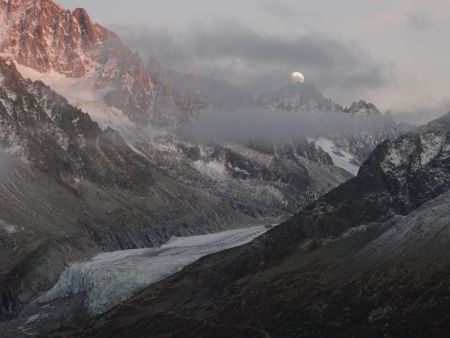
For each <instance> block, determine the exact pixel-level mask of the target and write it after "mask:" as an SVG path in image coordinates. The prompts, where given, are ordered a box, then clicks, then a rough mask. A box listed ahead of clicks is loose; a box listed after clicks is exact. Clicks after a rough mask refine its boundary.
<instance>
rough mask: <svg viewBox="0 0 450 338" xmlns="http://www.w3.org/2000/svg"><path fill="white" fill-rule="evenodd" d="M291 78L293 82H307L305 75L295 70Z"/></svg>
mask: <svg viewBox="0 0 450 338" xmlns="http://www.w3.org/2000/svg"><path fill="white" fill-rule="evenodd" d="M291 80H292V82H293V83H305V76H304V75H303V74H302V73H300V72H293V73H292V74H291Z"/></svg>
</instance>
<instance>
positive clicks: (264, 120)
mask: <svg viewBox="0 0 450 338" xmlns="http://www.w3.org/2000/svg"><path fill="white" fill-rule="evenodd" d="M391 121H392V120H391V117H390V115H373V116H350V115H348V114H345V113H343V112H325V113H319V112H317V113H316V114H308V113H304V112H296V113H290V112H287V111H282V110H276V111H272V110H268V109H264V108H262V107H258V108H239V109H237V110H226V112H224V111H220V110H219V111H213V112H210V113H209V114H203V116H202V118H201V119H200V120H198V121H195V123H192V124H191V125H188V126H184V127H183V129H181V130H179V134H180V135H183V136H184V137H187V138H191V139H194V140H196V141H205V140H206V141H219V140H227V141H233V142H235V141H236V142H242V143H246V142H249V141H251V140H258V139H266V140H270V139H273V140H277V139H278V140H287V139H290V138H292V139H295V138H302V137H312V138H316V137H319V136H330V135H336V134H338V135H354V133H355V130H358V131H359V132H371V133H377V132H379V131H381V130H385V128H386V123H388V124H390V123H391Z"/></svg>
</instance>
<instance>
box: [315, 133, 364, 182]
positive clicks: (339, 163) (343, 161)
mask: <svg viewBox="0 0 450 338" xmlns="http://www.w3.org/2000/svg"><path fill="white" fill-rule="evenodd" d="M308 141H310V142H311V141H312V142H314V144H315V145H316V147H319V148H322V150H323V151H325V152H326V153H328V154H329V155H330V157H331V159H332V160H333V164H334V165H335V166H336V167H339V168H342V169H344V170H345V171H347V172H349V173H350V174H352V175H354V176H356V175H358V171H359V167H358V166H357V165H355V164H353V163H352V161H353V160H354V156H353V155H352V154H350V153H348V152H346V151H344V150H342V149H339V148H338V147H337V146H336V145H335V144H334V142H333V141H331V140H329V139H327V138H323V137H319V138H318V139H310V138H308Z"/></svg>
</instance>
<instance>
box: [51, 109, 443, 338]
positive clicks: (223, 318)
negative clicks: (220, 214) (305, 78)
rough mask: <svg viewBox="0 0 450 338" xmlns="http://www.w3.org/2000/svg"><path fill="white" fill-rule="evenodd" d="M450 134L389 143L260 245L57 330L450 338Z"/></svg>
mask: <svg viewBox="0 0 450 338" xmlns="http://www.w3.org/2000/svg"><path fill="white" fill-rule="evenodd" d="M449 135H450V113H449V114H448V115H446V116H444V117H443V118H441V119H438V120H436V121H433V122H431V123H430V124H428V125H426V126H424V127H421V128H419V130H418V131H417V132H415V133H409V134H406V135H404V136H401V137H399V138H397V139H395V140H393V141H385V142H383V143H382V144H380V145H379V146H378V147H377V148H376V149H375V150H374V152H373V153H372V154H371V155H370V157H369V159H368V160H367V161H366V162H365V163H364V165H363V166H362V168H361V170H360V172H359V174H358V176H357V177H356V178H354V179H352V180H350V181H348V182H346V183H344V184H342V185H341V186H339V187H338V188H336V189H334V190H332V191H331V192H330V193H328V194H326V195H325V196H323V197H322V198H320V199H319V200H318V201H317V202H314V203H312V204H311V205H310V206H308V207H307V208H305V209H304V210H303V211H301V212H299V213H298V214H297V215H295V216H294V217H292V218H291V219H290V220H288V221H287V222H285V223H283V224H281V225H279V226H278V227H276V228H274V229H273V230H271V231H269V232H268V233H266V234H265V235H263V236H262V237H260V238H258V239H256V240H254V241H253V242H252V243H250V244H248V245H245V246H242V247H239V248H235V249H232V250H228V251H226V252H221V253H219V254H215V255H212V256H209V257H206V258H203V259H201V260H200V261H198V262H197V263H194V264H192V265H191V266H189V267H187V268H186V269H185V270H184V271H182V272H180V273H178V274H176V275H174V276H172V277H169V278H168V279H166V280H165V281H162V282H160V283H158V284H156V285H154V286H152V287H150V288H148V289H147V290H146V291H144V292H143V293H141V294H140V295H138V296H137V297H135V298H134V299H132V300H130V301H128V302H126V303H125V304H124V305H123V306H119V307H117V308H115V309H113V310H112V311H111V312H109V313H107V314H105V315H103V316H101V317H99V318H96V319H94V320H92V321H90V322H89V323H88V324H87V325H85V326H84V327H82V328H80V326H78V328H77V327H74V328H73V329H66V330H62V331H58V332H57V333H55V334H54V336H58V337H61V336H62V337H72V336H74V337H75V336H76V337H80V336H85V337H97V336H98V337H100V336H105V335H111V336H114V337H127V336H130V335H131V336H136V335H149V336H153V337H162V336H171V337H199V336H201V337H228V336H234V337H267V336H271V337H373V336H384V337H430V336H447V335H448V334H449V332H450V327H449V325H448V323H449V321H448V315H447V311H446V308H447V307H448V305H449V301H448V299H450V297H449V296H450V295H449V291H448V290H449V285H450V279H449V270H448V266H449V259H448V255H447V247H448V245H449V240H450V234H449V232H448V229H449V227H448V224H449V220H450V218H449V214H450V208H449V204H448V202H449V193H448V189H449V188H450V170H449V169H450V168H449V165H450V162H449V159H450V143H449V142H450V138H449ZM50 336H53V335H50Z"/></svg>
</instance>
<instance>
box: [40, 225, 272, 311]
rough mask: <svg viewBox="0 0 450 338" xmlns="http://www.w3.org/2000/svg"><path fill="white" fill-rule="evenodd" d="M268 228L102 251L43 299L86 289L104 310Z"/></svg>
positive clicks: (94, 306)
mask: <svg viewBox="0 0 450 338" xmlns="http://www.w3.org/2000/svg"><path fill="white" fill-rule="evenodd" d="M266 231H267V228H266V227H264V226H257V227H251V228H244V229H238V230H229V231H225V232H220V233H216V234H209V235H202V236H191V237H175V238H173V239H172V240H171V241H169V242H168V243H167V244H165V245H162V246H161V247H158V248H147V249H136V250H124V251H115V252H107V253H102V254H99V255H97V256H95V257H94V258H92V259H91V260H90V261H86V262H81V263H75V264H72V265H71V266H70V267H68V268H67V269H66V270H65V271H64V272H63V273H62V275H61V277H60V279H59V281H58V282H57V283H56V285H55V286H54V287H53V288H52V289H51V290H49V291H48V292H47V293H46V294H45V295H43V296H42V297H41V298H40V299H39V302H48V301H52V300H54V299H57V298H62V297H66V296H69V295H73V294H77V293H80V292H85V293H86V295H87V304H86V305H87V307H88V310H89V312H90V314H92V315H96V314H100V313H103V312H105V311H107V310H109V309H111V308H112V307H114V306H115V305H117V304H119V303H120V302H122V301H125V300H126V299H128V298H130V297H132V296H133V295H134V294H135V293H136V292H138V291H140V290H142V289H143V288H145V287H147V286H148V285H150V284H152V283H155V282H157V281H159V280H161V279H163V278H165V277H167V276H169V275H171V274H174V273H176V272H178V271H180V270H181V269H182V268H183V267H185V266H186V265H188V264H190V263H192V262H194V261H196V260H197V259H199V258H200V257H202V256H205V255H208V254H211V253H214V252H218V251H222V250H225V249H229V248H232V247H236V246H239V245H242V244H245V243H248V242H250V241H251V240H253V239H254V238H256V237H258V236H260V235H261V234H263V233H264V232H266Z"/></svg>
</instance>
